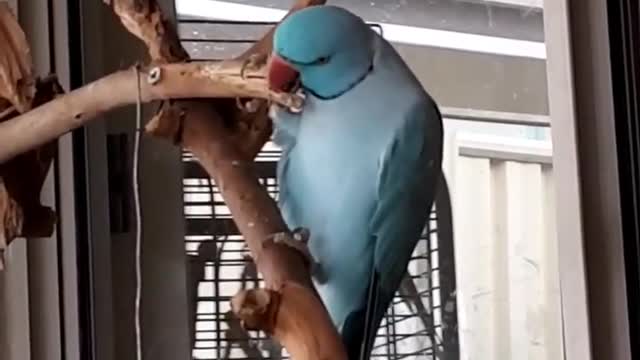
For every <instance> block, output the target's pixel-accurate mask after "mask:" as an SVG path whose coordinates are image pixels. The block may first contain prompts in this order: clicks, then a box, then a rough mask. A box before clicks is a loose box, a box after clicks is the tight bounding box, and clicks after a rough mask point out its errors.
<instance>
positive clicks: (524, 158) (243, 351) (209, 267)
mask: <svg viewBox="0 0 640 360" xmlns="http://www.w3.org/2000/svg"><path fill="white" fill-rule="evenodd" d="M332 4H334V5H339V6H344V7H347V8H349V9H351V10H352V11H354V12H355V13H357V14H358V15H360V16H362V17H363V18H364V19H365V20H366V21H367V22H368V23H370V24H371V26H373V27H375V28H376V30H378V31H380V32H381V33H382V35H383V36H384V37H385V38H386V39H387V40H389V41H391V42H392V43H393V44H394V46H395V47H396V49H397V50H398V51H399V52H400V54H401V55H402V56H403V58H404V59H405V61H406V62H407V63H408V64H409V66H410V67H411V68H412V70H413V71H414V73H415V74H416V75H417V76H418V78H419V79H420V80H421V81H422V83H423V85H424V87H425V89H426V90H427V91H429V92H430V93H431V94H432V95H433V96H434V98H435V99H436V101H437V102H438V103H439V105H440V106H441V109H442V113H443V116H444V118H445V136H446V139H445V159H444V162H443V169H444V173H445V177H446V180H445V181H446V185H447V186H446V187H445V189H446V191H443V193H442V194H441V195H440V197H439V198H438V200H437V201H436V204H435V207H434V211H433V215H432V220H431V221H430V222H429V224H428V225H427V227H426V229H425V239H424V240H423V241H422V242H421V243H420V245H419V246H418V248H417V249H416V252H415V254H414V256H415V259H414V260H413V262H412V264H411V265H410V268H409V272H410V274H411V275H412V277H411V279H410V281H409V280H408V282H407V283H408V284H410V285H412V286H413V288H414V289H413V290H414V294H413V296H412V295H411V294H409V293H407V289H406V288H404V289H401V291H399V293H398V296H397V298H396V301H395V302H394V305H393V306H392V307H391V308H390V309H389V313H388V316H387V319H386V321H385V323H384V324H383V325H382V327H381V329H380V331H379V339H378V340H377V342H376V347H375V349H374V354H378V355H380V356H381V358H387V357H388V358H398V359H399V358H415V359H457V358H460V359H517V358H535V359H553V360H555V359H562V358H563V356H564V354H563V343H562V316H561V306H560V282H559V279H560V276H559V271H560V270H559V259H558V243H557V237H556V225H555V209H556V204H555V196H554V186H555V182H556V181H557V179H556V177H555V176H554V166H553V161H552V154H553V146H552V140H551V131H552V130H551V121H550V118H549V105H548V93H547V80H546V79H547V74H546V59H547V48H546V45H545V36H544V26H543V9H542V1H525V0H519V1H516V0H509V1H507V0H503V1H480V0H478V1H444V0H440V1H430V2H426V1H418V0H406V1H394V0H386V1H371V2H358V1H350V0H341V1H339V0H337V1H333V2H332ZM289 6H290V1H288V0H272V1H267V2H265V1H262V0H244V1H240V0H238V1H213V0H182V1H177V2H176V8H177V10H178V16H179V18H180V34H181V36H182V39H183V43H184V45H185V47H186V48H187V50H188V51H189V52H190V54H191V56H192V57H193V58H194V59H199V60H205V59H206V60H209V59H223V58H229V57H231V56H233V55H237V54H239V53H241V52H242V51H243V50H244V49H246V48H247V47H248V46H249V45H250V44H251V42H252V41H254V40H255V39H257V38H258V37H259V36H260V35H261V34H263V33H264V31H265V30H266V28H267V27H268V26H269V25H270V24H271V23H273V22H276V21H278V20H279V19H280V18H281V17H282V16H283V15H284V14H285V13H286V9H287V8H288V7H289ZM278 156H279V153H278V149H277V148H276V147H275V146H274V145H272V144H268V145H267V147H266V148H265V149H264V152H263V153H262V154H261V155H260V157H259V158H258V159H257V162H258V164H259V166H258V168H259V170H260V174H261V177H262V180H263V182H264V184H266V185H267V186H268V187H269V189H270V191H272V193H273V195H274V197H276V196H277V183H276V180H275V178H274V177H275V172H274V166H275V165H274V164H275V161H277V158H278ZM191 160H192V159H190V158H189V155H188V154H185V178H184V185H185V203H186V206H185V215H186V217H187V219H188V231H187V232H188V236H187V245H186V249H187V252H188V253H189V254H190V255H191V256H192V259H194V261H193V263H194V264H196V265H195V266H194V268H195V269H200V268H203V269H204V270H202V271H200V270H197V271H195V272H194V273H193V274H194V278H193V286H194V287H195V286H196V284H198V285H197V290H195V289H194V290H193V291H194V293H193V295H194V297H195V299H196V301H195V306H196V310H197V311H196V313H197V314H196V315H195V316H196V317H195V319H194V321H195V325H194V328H195V329H196V330H195V333H194V336H195V340H194V356H196V357H198V358H202V359H214V358H218V357H224V356H229V358H237V359H241V358H246V357H257V356H265V357H266V356H275V354H278V355H279V354H280V351H281V349H279V348H276V349H273V346H274V345H273V344H271V343H270V342H269V341H266V340H265V339H264V338H263V337H261V336H258V334H243V333H242V330H241V329H240V328H239V327H238V326H237V325H238V324H235V323H234V321H233V319H231V318H229V317H228V315H229V308H228V304H227V303H226V300H228V298H229V297H230V296H232V295H233V294H235V292H236V291H237V290H238V289H239V288H240V286H245V285H246V284H248V283H252V284H253V285H252V286H255V285H257V284H258V283H259V282H258V281H257V280H254V277H255V276H256V274H255V269H253V268H252V266H251V265H250V264H247V262H246V259H244V253H245V250H244V249H243V244H242V242H241V238H240V237H239V235H237V233H236V232H235V230H234V228H233V226H232V222H231V221H230V215H229V213H228V210H227V209H226V207H225V206H224V204H223V202H222V199H221V198H220V197H219V195H218V194H217V193H216V187H215V184H210V183H209V181H210V180H209V179H207V177H206V174H204V173H203V172H202V171H201V170H200V169H199V166H197V165H196V164H195V163H194V162H192V161H191ZM211 199H213V206H211V205H212V204H211ZM212 220H213V221H212ZM214 260H217V262H216V261H214ZM215 264H218V266H216V265H215ZM403 291H404V293H403Z"/></svg>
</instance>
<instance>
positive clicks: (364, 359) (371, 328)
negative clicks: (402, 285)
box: [342, 271, 393, 360]
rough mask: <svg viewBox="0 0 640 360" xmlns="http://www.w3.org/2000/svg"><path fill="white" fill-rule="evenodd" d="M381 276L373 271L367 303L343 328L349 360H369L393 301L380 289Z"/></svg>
mask: <svg viewBox="0 0 640 360" xmlns="http://www.w3.org/2000/svg"><path fill="white" fill-rule="evenodd" d="M379 279H380V276H379V274H378V273H377V272H376V271H372V275H371V279H370V281H369V286H368V288H367V302H366V304H363V306H361V307H360V308H359V309H358V310H357V311H354V312H352V313H351V314H349V316H347V318H346V320H345V322H344V326H343V327H342V341H343V342H344V345H345V348H346V350H347V356H348V358H349V360H369V357H370V356H371V352H372V350H373V346H374V344H375V339H376V335H377V333H378V328H379V327H380V323H381V322H382V318H383V317H384V315H385V313H386V312H387V308H388V307H389V304H390V303H391V301H392V300H393V294H391V295H389V294H385V292H384V291H382V289H381V287H380V280H379Z"/></svg>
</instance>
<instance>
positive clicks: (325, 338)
mask: <svg viewBox="0 0 640 360" xmlns="http://www.w3.org/2000/svg"><path fill="white" fill-rule="evenodd" d="M132 1H133V2H144V3H145V4H146V6H139V7H138V8H137V10H140V11H150V9H156V11H158V9H157V7H154V6H152V5H150V3H151V2H152V1H151V0H138V1H136V0H121V2H122V3H123V4H122V6H121V7H120V9H126V11H127V12H128V11H135V10H136V8H135V7H131V6H130V5H131V2H132ZM113 2H114V3H117V2H118V1H116V0H113ZM323 3H324V1H314V0H299V1H297V2H296V3H295V5H294V7H293V11H295V10H297V9H301V8H304V7H307V6H311V5H319V4H323ZM116 8H117V6H116ZM120 16H121V18H123V20H122V21H123V23H125V24H126V22H127V21H128V19H136V21H146V20H145V19H158V18H160V19H161V18H162V16H156V15H151V14H149V13H148V12H147V13H145V16H139V15H136V14H127V15H125V16H123V14H120ZM152 22H153V21H151V22H149V23H152ZM149 27H152V26H151V25H150V24H135V25H133V26H132V25H128V26H127V28H129V29H134V31H133V32H134V33H135V34H136V35H137V36H139V37H142V38H143V41H144V42H145V43H146V44H149V43H154V42H155V41H158V39H160V38H161V37H159V36H151V37H150V38H145V36H148V35H144V34H145V33H146V32H145V31H141V30H139V29H146V28H149ZM173 34H175V33H173ZM272 35H273V30H272V31H270V32H269V33H267V34H266V35H265V37H264V38H263V39H261V40H260V41H258V42H257V43H256V44H255V45H254V47H252V49H251V50H250V51H249V52H247V53H245V54H243V55H242V56H240V58H239V59H240V60H247V59H250V58H254V59H255V58H258V59H264V58H266V56H267V55H268V54H269V53H270V52H271V44H272ZM162 42H169V44H157V43H156V44H155V45H153V46H154V47H155V48H178V47H179V39H178V38H177V36H174V37H172V36H165V37H162ZM154 53H155V55H154ZM151 56H152V57H154V56H157V57H159V58H153V61H155V62H158V63H162V62H165V61H166V62H170V61H172V60H173V59H169V58H162V56H163V55H161V54H160V52H157V51H156V52H153V51H152V52H151ZM180 60H182V59H180ZM231 101H233V100H231ZM231 101H230V100H224V99H215V100H211V101H176V102H172V103H171V104H169V105H166V104H165V105H166V106H165V107H164V108H163V111H162V112H161V113H160V114H158V115H157V116H156V117H155V118H154V120H153V121H152V122H151V124H150V125H148V126H147V129H149V130H151V131H152V132H153V133H154V134H155V135H161V136H163V137H168V138H169V139H171V140H173V141H175V139H176V138H178V139H179V140H181V141H182V144H183V146H185V147H186V148H187V149H189V150H191V152H192V153H193V154H194V156H195V157H196V158H197V159H198V160H199V161H200V164H201V165H202V166H203V167H204V168H205V170H206V171H207V172H208V173H209V175H210V176H211V177H212V178H213V179H214V180H215V182H216V184H217V185H218V187H219V189H220V192H221V195H222V197H223V198H224V199H225V202H226V204H227V206H228V207H229V209H230V210H231V213H232V215H233V218H234V221H235V223H236V225H237V226H238V229H239V230H240V232H241V233H242V234H243V235H244V237H245V240H246V242H247V244H248V246H249V249H250V252H251V254H252V256H253V258H254V260H255V262H256V266H257V268H258V270H259V271H260V273H261V274H262V275H263V277H264V279H265V283H266V287H267V288H266V289H257V290H247V291H243V292H241V293H240V294H238V295H237V296H236V297H234V300H233V302H232V306H233V311H234V313H235V314H236V315H237V316H238V317H239V318H240V319H241V320H242V321H243V323H244V325H245V326H246V327H249V328H253V329H261V330H264V331H265V332H267V333H268V334H271V335H272V336H273V337H274V338H275V339H276V340H278V341H279V342H280V343H282V344H283V345H284V346H285V347H286V349H287V350H288V351H289V353H290V354H291V356H292V358H293V359H296V360H316V359H323V360H324V359H327V360H328V359H332V360H342V359H345V360H346V359H347V356H346V352H345V350H344V347H343V344H342V341H341V339H340V336H339V335H338V332H337V330H336V328H335V327H334V325H333V323H332V322H331V319H330V317H329V314H328V312H327V311H326V309H325V308H324V305H323V304H322V302H321V301H320V299H319V297H318V295H317V293H316V291H315V289H314V287H313V283H312V282H311V277H310V274H309V264H308V263H307V262H306V261H305V259H304V258H303V257H302V256H301V254H300V253H299V252H298V251H297V250H295V249H293V248H292V247H290V246H287V245H284V244H283V243H279V242H275V241H274V237H273V236H272V235H274V234H277V233H289V230H288V229H287V226H286V224H285V222H284V220H283V219H282V216H281V215H280V212H279V209H278V207H277V205H276V203H275V202H274V201H273V199H272V198H271V197H270V196H269V194H268V193H267V191H266V190H265V189H264V188H263V187H262V186H261V185H260V184H259V182H258V178H257V176H256V174H255V173H254V171H253V167H252V164H253V157H254V156H255V154H256V153H257V151H258V150H259V149H260V148H262V146H263V145H264V143H265V141H266V140H267V139H268V135H269V134H270V131H271V127H270V126H264V124H266V123H268V124H269V125H270V122H269V121H268V119H267V118H266V106H265V105H266V104H265V103H264V102H263V103H261V104H258V107H259V108H260V110H259V111H257V112H255V113H253V114H249V115H247V112H244V111H241V110H239V109H238V108H237V107H236V106H235V104H234V103H233V102H231ZM243 118H244V119H245V120H249V121H247V122H245V125H246V124H248V126H249V127H250V126H251V121H250V120H254V121H256V122H259V123H260V124H261V125H260V126H259V127H258V128H257V131H256V132H255V134H253V135H250V132H249V133H247V131H246V129H243V128H242V126H239V125H242V124H243V122H242V119H243ZM229 123H231V124H232V126H231V127H229V126H227V124H229ZM248 134H249V136H247V137H244V138H243V135H248ZM265 135H267V136H265ZM243 140H244V142H245V143H246V142H251V144H250V145H249V146H246V145H244V144H243Z"/></svg>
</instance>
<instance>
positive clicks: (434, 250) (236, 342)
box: [179, 19, 459, 359]
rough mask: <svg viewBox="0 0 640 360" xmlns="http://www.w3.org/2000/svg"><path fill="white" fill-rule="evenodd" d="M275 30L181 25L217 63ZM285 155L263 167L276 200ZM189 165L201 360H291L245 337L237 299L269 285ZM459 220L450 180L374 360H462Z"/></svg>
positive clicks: (195, 322) (190, 45)
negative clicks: (234, 307) (456, 246)
mask: <svg viewBox="0 0 640 360" xmlns="http://www.w3.org/2000/svg"><path fill="white" fill-rule="evenodd" d="M273 25H274V24H273V23H267V22H259V23H255V22H235V21H209V20H200V19H181V20H180V26H179V29H180V33H181V38H182V41H183V44H184V45H185V48H186V49H187V50H188V51H189V52H190V53H191V55H192V58H193V59H194V60H213V59H222V58H229V57H231V56H234V55H237V54H238V53H240V52H241V51H242V50H244V48H246V47H248V46H250V44H251V43H253V42H254V41H255V40H256V39H257V37H258V36H259V35H260V34H262V33H263V32H264V31H265V30H266V27H267V26H273ZM371 26H372V27H376V25H375V24H371ZM378 28H379V27H378ZM212 35H215V36H216V38H213V36H212ZM248 38H251V39H250V40H249V39H248ZM279 156H280V151H279V149H278V148H277V147H276V146H275V145H274V144H272V143H268V144H267V145H266V146H265V148H264V149H263V151H262V152H261V153H260V154H259V155H258V157H257V158H256V161H255V168H256V172H257V174H258V176H259V178H260V182H261V183H262V184H263V185H264V186H266V187H267V189H268V191H269V193H270V195H271V196H272V197H273V198H274V199H277V197H278V183H277V179H276V163H277V161H278V158H279ZM183 164H184V179H183V183H184V201H185V218H186V225H187V231H186V233H187V236H186V239H185V244H186V245H185V246H186V252H187V255H188V258H189V261H190V280H189V284H190V286H189V291H190V299H191V307H192V308H191V312H190V313H191V314H192V318H191V320H192V329H193V332H192V339H193V357H194V358H196V359H287V358H288V355H287V353H286V351H285V350H284V349H283V348H282V347H281V346H279V345H278V344H276V343H274V342H273V341H271V340H269V339H268V338H267V337H266V336H265V335H264V334H262V333H259V332H253V331H245V330H244V329H243V328H242V327H241V325H240V323H239V320H238V319H236V318H235V317H234V316H233V314H232V313H231V309H230V305H229V300H230V298H231V297H232V296H233V295H234V294H236V293H237V292H238V290H240V289H243V288H253V287H258V286H261V285H262V280H261V279H260V277H259V275H258V274H257V271H256V268H255V266H254V264H253V263H252V261H251V260H250V258H249V256H248V254H249V252H248V249H247V248H246V247H245V245H244V241H243V239H242V236H241V235H240V233H239V232H238V230H237V228H236V226H235V225H234V223H233V220H232V218H231V215H230V213H229V209H228V208H227V207H226V206H225V204H224V201H223V199H222V197H221V196H220V193H219V191H218V188H217V186H216V184H214V183H213V180H212V179H210V178H209V177H208V175H207V174H206V172H205V171H204V170H203V169H202V168H201V167H200V165H199V164H198V163H197V162H196V161H194V159H193V157H192V156H191V154H189V153H186V152H185V153H184V156H183ZM451 216H452V215H451V203H450V199H449V193H448V187H447V183H446V180H445V179H444V176H443V177H442V182H441V186H440V192H439V193H438V195H437V198H436V202H435V205H434V210H433V212H432V214H431V217H430V221H429V222H428V223H427V225H426V227H425V230H424V233H423V238H422V239H421V240H420V242H419V243H418V246H417V247H416V250H415V252H414V255H413V258H412V260H411V263H410V266H409V271H408V275H407V277H406V278H405V280H404V282H403V284H402V286H401V288H400V289H399V291H398V293H397V294H396V298H395V299H394V301H393V304H392V306H390V308H389V311H388V313H387V315H386V317H385V319H384V321H383V323H382V324H381V327H380V329H379V331H378V336H377V339H376V343H375V346H374V350H373V355H372V358H379V359H405V358H409V359H458V358H459V356H458V354H459V346H458V329H457V310H456V300H455V289H456V284H455V283H456V281H455V270H454V251H453V227H452V218H451Z"/></svg>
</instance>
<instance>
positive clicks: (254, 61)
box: [240, 54, 269, 79]
mask: <svg viewBox="0 0 640 360" xmlns="http://www.w3.org/2000/svg"><path fill="white" fill-rule="evenodd" d="M268 59H269V55H267V54H252V55H249V57H248V58H247V59H246V60H244V62H243V63H242V67H241V68H240V77H242V78H243V79H244V78H245V75H244V74H245V72H246V71H247V70H260V68H261V67H263V66H265V65H266V64H267V60H268Z"/></svg>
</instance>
